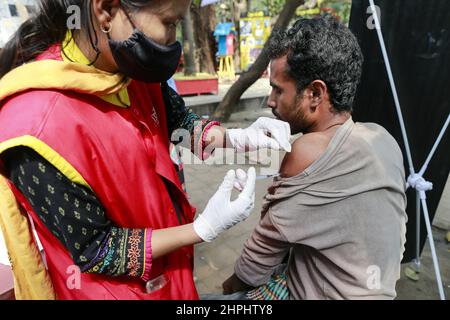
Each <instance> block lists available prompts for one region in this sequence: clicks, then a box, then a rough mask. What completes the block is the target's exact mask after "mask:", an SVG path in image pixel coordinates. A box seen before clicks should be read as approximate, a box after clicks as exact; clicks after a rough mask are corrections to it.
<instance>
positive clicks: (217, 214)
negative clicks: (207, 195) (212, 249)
mask: <svg viewBox="0 0 450 320" xmlns="http://www.w3.org/2000/svg"><path fill="white" fill-rule="evenodd" d="M255 179H256V171H255V168H253V167H252V168H250V169H249V170H248V173H247V181H245V187H244V189H243V190H242V192H241V193H240V194H239V196H238V198H237V199H236V200H234V201H231V191H232V190H233V187H234V183H235V182H236V172H235V171H234V170H230V171H228V173H227V175H226V176H225V179H224V180H223V182H222V184H221V185H220V187H219V189H218V190H217V192H216V193H215V194H214V196H213V197H212V198H211V199H210V200H209V202H208V204H207V205H206V208H205V210H204V211H203V213H202V214H200V215H199V216H198V217H197V219H196V220H195V221H194V230H195V232H196V233H197V234H198V236H199V237H200V238H202V239H203V240H204V241H206V242H211V241H213V240H214V239H216V238H217V237H218V236H219V234H221V233H222V232H224V231H225V230H228V229H230V228H231V227H233V226H235V225H236V224H238V223H239V222H241V221H244V220H245V219H247V218H248V216H249V215H250V212H251V211H252V209H253V207H254V206H255Z"/></svg>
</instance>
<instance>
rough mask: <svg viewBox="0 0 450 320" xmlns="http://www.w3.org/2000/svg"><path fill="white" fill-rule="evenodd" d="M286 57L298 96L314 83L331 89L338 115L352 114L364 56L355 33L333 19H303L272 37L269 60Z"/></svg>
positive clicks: (288, 71)
mask: <svg viewBox="0 0 450 320" xmlns="http://www.w3.org/2000/svg"><path fill="white" fill-rule="evenodd" d="M286 54H287V64H288V67H287V70H286V71H287V74H288V75H289V76H290V77H292V78H293V79H295V81H296V82H297V91H298V93H300V92H302V91H303V89H305V88H306V87H307V86H308V85H309V84H310V83H311V82H313V81H314V80H322V81H323V82H325V83H326V85H327V87H328V92H329V95H330V102H331V104H332V105H333V108H334V110H335V111H336V112H351V111H352V106H353V100H354V98H355V94H356V90H357V87H358V84H359V81H360V78H361V73H362V64H363V60H364V58H363V54H362V52H361V48H360V46H359V44H358V41H357V40H356V37H355V36H354V35H353V34H352V32H351V31H350V30H349V29H348V28H347V27H346V26H344V25H343V24H341V23H339V22H338V21H337V20H336V19H335V18H334V17H332V16H329V15H328V16H325V17H320V18H314V19H300V20H298V21H297V22H296V23H295V24H294V25H293V26H292V28H290V29H289V30H287V31H282V32H278V33H277V34H275V35H274V36H273V37H272V40H271V43H270V46H269V57H270V59H276V58H280V57H282V56H284V55H286Z"/></svg>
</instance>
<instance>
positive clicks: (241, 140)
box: [226, 117, 291, 152]
mask: <svg viewBox="0 0 450 320" xmlns="http://www.w3.org/2000/svg"><path fill="white" fill-rule="evenodd" d="M226 132H227V139H228V142H229V143H230V144H231V146H232V147H233V148H234V149H235V150H236V151H237V152H245V151H255V150H257V149H260V148H269V149H274V150H281V149H284V150H285V151H287V152H291V144H290V142H289V138H290V136H291V127H290V126H289V124H288V123H287V122H284V121H281V120H277V119H271V118H266V117H261V118H259V119H258V120H256V121H255V122H254V123H253V124H252V125H251V126H250V127H248V128H247V129H228V130H227V131H226Z"/></svg>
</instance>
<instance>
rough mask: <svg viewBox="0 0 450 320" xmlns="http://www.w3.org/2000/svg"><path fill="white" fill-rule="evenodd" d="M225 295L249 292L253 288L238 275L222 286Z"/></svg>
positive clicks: (234, 275)
mask: <svg viewBox="0 0 450 320" xmlns="http://www.w3.org/2000/svg"><path fill="white" fill-rule="evenodd" d="M222 288H223V294H225V295H228V294H233V293H235V292H240V291H245V290H249V289H251V288H252V287H251V286H249V285H248V284H246V283H245V282H243V281H242V280H241V279H239V278H238V277H237V276H236V274H233V275H232V276H231V277H229V278H228V279H227V280H225V281H224V283H223V284H222Z"/></svg>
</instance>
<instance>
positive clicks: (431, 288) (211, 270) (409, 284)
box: [185, 79, 450, 299]
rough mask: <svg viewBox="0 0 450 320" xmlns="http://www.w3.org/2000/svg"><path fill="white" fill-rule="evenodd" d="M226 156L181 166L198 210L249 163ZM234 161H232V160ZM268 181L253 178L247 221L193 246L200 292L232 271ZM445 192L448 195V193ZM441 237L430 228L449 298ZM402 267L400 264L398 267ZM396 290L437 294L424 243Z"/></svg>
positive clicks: (406, 294) (407, 294) (448, 260)
mask: <svg viewBox="0 0 450 320" xmlns="http://www.w3.org/2000/svg"><path fill="white" fill-rule="evenodd" d="M263 80H264V79H263ZM260 81H261V80H260ZM264 86H265V84H264V82H263V81H261V82H260V83H259V84H258V88H259V89H258V90H261V89H260V88H261V87H262V88H264ZM200 99H201V97H200ZM261 115H265V116H270V115H271V113H270V111H269V110H268V109H266V110H262V111H261V112H260V113H255V112H241V113H236V114H234V115H233V117H232V118H231V120H230V122H229V123H226V124H225V126H227V127H245V126H248V125H249V124H250V123H251V122H252V121H253V120H255V119H257V118H258V117H259V116H261ZM282 156H283V154H280V159H281V158H282ZM250 157H252V156H250ZM218 158H220V157H218ZM227 159H228V161H226V164H210V165H186V166H185V169H186V182H187V188H188V193H189V194H190V197H191V202H192V203H193V204H194V205H195V206H196V207H197V208H198V211H199V212H201V211H202V210H203V209H204V207H205V205H206V203H207V201H208V199H209V198H210V197H211V196H212V195H213V194H214V193H215V191H216V188H217V186H218V185H219V184H220V182H221V181H222V179H223V177H224V176H225V174H226V172H227V171H228V170H229V169H230V168H232V169H235V168H238V167H240V168H248V167H249V163H252V162H250V160H249V159H248V157H247V158H243V157H240V158H238V160H239V161H241V162H239V163H242V162H246V163H247V164H246V165H230V164H228V163H229V162H233V161H231V160H230V158H227ZM236 161H237V160H236ZM236 161H234V162H235V163H236ZM253 164H254V162H253ZM257 168H258V169H257V174H258V171H260V168H261V167H260V166H257ZM269 169H270V168H269ZM266 170H267V166H266ZM270 182H271V181H270V180H263V181H258V182H257V186H256V207H255V209H254V211H253V213H252V215H251V216H250V218H249V219H248V220H247V221H245V222H243V223H241V224H239V225H237V226H235V227H234V228H233V229H231V230H229V231H228V232H226V233H224V234H223V235H221V236H220V238H219V239H217V240H216V241H214V242H213V243H211V244H206V243H205V244H200V245H198V246H197V247H196V260H195V263H196V267H195V276H196V278H197V281H196V283H197V288H198V290H199V292H200V293H220V292H221V290H222V289H221V288H222V287H221V285H222V282H223V281H224V280H226V279H227V277H228V276H230V275H231V274H232V273H233V266H234V262H235V261H236V259H237V258H238V256H239V254H240V251H241V250H242V247H243V244H244V242H245V241H246V240H247V238H248V237H249V236H250V234H251V232H252V230H253V228H254V227H255V225H256V224H257V223H258V220H259V214H260V211H261V202H262V201H261V200H262V197H263V196H264V194H265V192H266V189H267V187H268V185H269V184H270ZM445 196H446V197H450V195H449V194H447V195H445ZM444 237H445V232H444V231H443V230H439V229H434V238H435V244H436V247H437V251H438V256H439V259H440V268H441V273H442V276H443V281H444V283H445V290H446V296H447V299H450V287H449V285H450V252H449V248H450V246H449V244H447V243H446V242H445V240H444ZM406 267H407V266H406V265H404V266H403V267H402V269H404V268H406ZM397 291H398V299H438V298H439V296H438V291H437V286H436V282H435V275H434V270H433V264H432V260H431V255H430V250H429V246H428V243H427V245H426V247H425V249H424V251H423V255H422V267H421V273H420V280H419V281H418V282H414V281H412V280H409V279H407V278H406V277H405V276H404V273H403V272H402V278H401V279H400V280H399V282H398V285H397Z"/></svg>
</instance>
